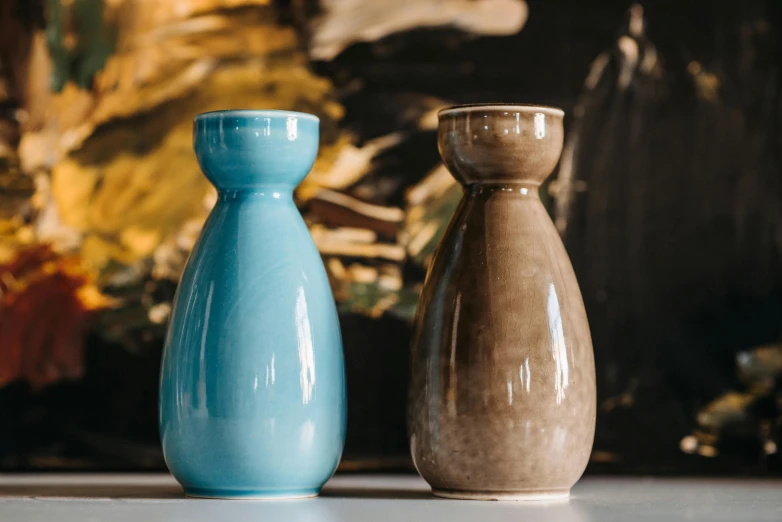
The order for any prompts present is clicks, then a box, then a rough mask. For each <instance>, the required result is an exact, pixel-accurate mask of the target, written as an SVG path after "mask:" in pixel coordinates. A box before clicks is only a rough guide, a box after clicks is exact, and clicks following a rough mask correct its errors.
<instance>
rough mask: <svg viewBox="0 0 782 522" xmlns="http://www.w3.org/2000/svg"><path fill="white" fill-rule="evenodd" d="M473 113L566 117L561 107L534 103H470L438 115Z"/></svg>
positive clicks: (454, 106)
mask: <svg viewBox="0 0 782 522" xmlns="http://www.w3.org/2000/svg"><path fill="white" fill-rule="evenodd" d="M473 111H486V112H500V111H507V112H543V113H548V114H551V115H552V116H564V115H565V111H563V110H562V109H560V108H559V107H553V106H551V105H538V104H534V103H468V104H465V105H453V106H451V107H446V108H445V109H441V110H440V111H439V112H438V113H437V116H438V117H442V116H445V115H447V114H454V113H459V112H473Z"/></svg>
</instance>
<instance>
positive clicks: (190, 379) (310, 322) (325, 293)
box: [159, 111, 346, 499]
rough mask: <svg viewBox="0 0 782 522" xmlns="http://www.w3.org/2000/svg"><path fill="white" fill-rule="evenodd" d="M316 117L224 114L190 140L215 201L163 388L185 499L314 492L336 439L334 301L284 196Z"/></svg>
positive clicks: (168, 446)
mask: <svg viewBox="0 0 782 522" xmlns="http://www.w3.org/2000/svg"><path fill="white" fill-rule="evenodd" d="M318 124H319V120H318V118H317V117H315V116H313V115H310V114H303V113H296V112H286V111H220V112H212V113H206V114H201V115H199V116H197V117H196V119H195V122H194V130H193V143H194V147H195V152H196V156H197V157H198V161H199V163H200V165H201V168H202V169H203V171H204V173H205V174H206V177H207V178H208V179H209V181H211V182H212V183H213V184H214V186H215V187H216V188H217V190H218V194H219V196H218V200H217V204H216V205H215V207H214V209H213V210H212V213H211V215H210V216H209V218H208V219H207V221H206V224H205V225H204V228H203V231H202V232H201V237H200V239H199V240H198V243H197V244H196V246H195V248H194V249H193V252H192V253H191V255H190V259H189V260H188V262H187V266H186V268H185V271H184V274H183V275H182V280H181V282H180V285H179V288H178V289H177V295H176V297H175V299H174V306H173V311H172V315H171V319H170V322H169V330H168V336H167V338H166V345H165V350H164V353H163V363H162V368H161V379H160V404H159V406H160V419H159V420H160V436H161V439H162V443H163V453H164V456H165V459H166V463H167V464H168V467H169V469H170V470H171V472H172V473H173V475H174V476H175V477H176V479H177V480H178V481H179V482H180V483H181V484H182V485H183V486H184V489H185V493H186V494H187V495H189V496H198V497H219V498H270V499H271V498H293V497H307V496H314V495H317V494H318V492H319V491H320V488H321V486H323V484H324V483H325V482H326V481H327V480H328V479H329V478H330V477H331V475H332V474H333V473H334V471H335V470H336V468H337V464H338V463H339V459H340V456H341V453H342V447H343V444H344V440H345V428H346V397H345V376H344V363H343V354H342V341H341V337H340V331H339V323H338V319H337V311H336V307H335V304H334V297H333V295H332V293H331V288H330V287H329V282H328V278H327V276H326V271H325V269H324V267H323V263H322V261H321V258H320V255H319V254H318V251H317V249H316V248H315V245H314V243H313V242H312V238H311V237H310V234H309V231H308V230H307V227H306V225H305V224H304V221H303V220H302V218H301V215H300V214H299V212H298V210H297V209H296V207H295V205H294V204H293V189H294V188H295V187H296V185H297V184H298V183H299V182H300V181H301V180H302V179H303V178H304V176H306V175H307V172H309V170H310V168H311V167H312V164H313V162H314V161H315V157H316V155H317V150H318Z"/></svg>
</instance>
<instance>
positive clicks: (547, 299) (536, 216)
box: [408, 105, 596, 500]
mask: <svg viewBox="0 0 782 522" xmlns="http://www.w3.org/2000/svg"><path fill="white" fill-rule="evenodd" d="M562 116H563V114H562V112H561V111H560V110H558V109H553V108H545V107H532V106H491V105H489V106H473V107H469V106H465V107H461V108H460V107H457V108H453V109H448V110H445V111H442V112H441V113H440V124H439V131H438V144H439V148H440V153H441V156H442V158H443V161H444V162H445V164H446V166H447V167H448V169H449V170H450V171H451V173H452V174H453V175H454V176H455V177H456V178H457V180H459V181H460V182H461V183H462V184H463V185H464V187H465V188H464V196H463V199H462V201H461V203H460V204H459V206H458V209H457V210H456V213H455V215H454V216H453V218H452V220H451V222H450V224H449V226H448V229H447V231H446V233H445V235H444V237H443V239H442V241H441V243H440V245H439V247H438V249H437V251H436V253H435V256H434V258H433V261H432V263H431V265H430V269H429V273H428V275H427V278H426V282H425V284H424V288H423V292H422V295H421V298H420V302H419V306H418V312H417V316H416V325H415V333H414V338H413V347H412V360H411V371H412V374H411V385H410V386H411V389H410V396H409V403H408V430H409V435H410V446H411V451H412V455H413V460H414V462H415V465H416V468H417V469H418V471H419V473H420V474H421V475H422V476H423V477H424V479H426V480H427V481H428V482H429V483H430V485H431V486H432V490H433V492H434V493H435V494H436V495H440V496H446V497H452V498H469V499H497V500H503V499H508V500H523V499H529V500H536V499H553V498H563V497H567V496H568V494H569V491H570V488H571V487H572V486H573V484H574V483H575V482H576V481H577V480H578V479H579V477H580V476H581V474H582V473H583V471H584V469H585V467H586V464H587V462H588V460H589V455H590V452H591V447H592V442H593V439H594V429H595V411H596V395H595V367H594V354H593V352H592V343H591V337H590V333H589V326H588V324H587V318H586V313H585V311H584V305H583V301H582V298H581V293H580V291H579V288H578V284H577V282H576V278H575V274H574V272H573V269H572V266H571V264H570V261H569V259H568V256H567V253H566V251H565V248H564V246H563V244H562V242H561V240H560V238H559V236H558V234H557V232H556V230H555V228H554V225H553V223H552V222H551V220H550V219H549V216H548V214H547V212H546V210H545V208H544V207H543V205H542V203H541V201H540V198H539V196H538V189H539V186H540V183H541V182H542V181H543V180H544V179H545V178H546V177H547V176H548V175H549V174H550V173H551V171H552V170H553V168H554V166H555V165H556V163H557V160H558V158H559V155H560V153H561V150H562V136H563V130H562Z"/></svg>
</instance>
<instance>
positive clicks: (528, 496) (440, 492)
mask: <svg viewBox="0 0 782 522" xmlns="http://www.w3.org/2000/svg"><path fill="white" fill-rule="evenodd" d="M432 494H433V495H434V496H436V497H442V498H453V499H460V500H502V501H506V500H507V501H540V500H566V499H567V498H568V497H570V490H569V489H552V490H547V491H461V490H454V489H432Z"/></svg>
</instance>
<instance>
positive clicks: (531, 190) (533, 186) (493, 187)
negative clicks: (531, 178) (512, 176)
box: [465, 181, 540, 199]
mask: <svg viewBox="0 0 782 522" xmlns="http://www.w3.org/2000/svg"><path fill="white" fill-rule="evenodd" d="M465 188H466V190H467V191H468V193H469V194H470V195H472V196H482V195H487V194H492V193H495V192H507V193H511V194H515V195H518V196H521V197H529V198H535V199H540V194H539V191H540V183H534V182H529V183H528V182H512V183H508V182H504V181H503V182H497V183H493V182H482V183H473V184H472V185H468V186H467V187H465Z"/></svg>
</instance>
